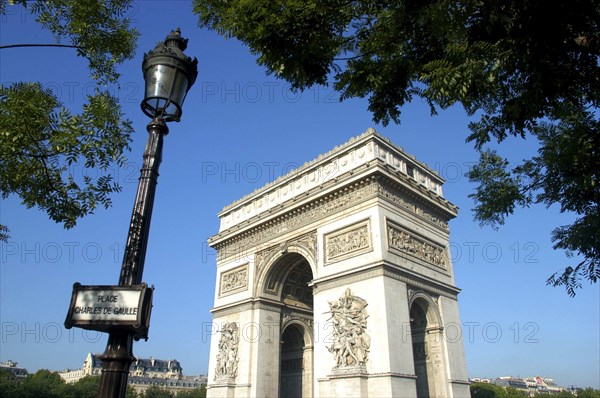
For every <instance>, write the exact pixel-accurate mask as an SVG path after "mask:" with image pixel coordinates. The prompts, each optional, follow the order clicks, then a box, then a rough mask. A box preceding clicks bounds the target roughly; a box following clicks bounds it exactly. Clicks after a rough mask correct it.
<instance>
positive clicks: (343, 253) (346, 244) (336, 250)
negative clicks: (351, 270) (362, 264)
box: [325, 221, 371, 262]
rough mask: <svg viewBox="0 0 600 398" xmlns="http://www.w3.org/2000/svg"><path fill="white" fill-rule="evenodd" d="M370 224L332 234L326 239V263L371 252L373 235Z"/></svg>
mask: <svg viewBox="0 0 600 398" xmlns="http://www.w3.org/2000/svg"><path fill="white" fill-rule="evenodd" d="M370 230H371V228H370V226H369V222H368V221H365V222H362V223H361V224H360V225H358V226H355V227H351V228H350V229H349V228H344V229H342V230H341V231H340V232H338V231H336V232H334V233H330V234H328V235H326V237H325V259H326V262H331V261H336V260H341V259H343V258H345V257H347V255H349V254H353V255H358V254H360V253H364V252H366V251H369V250H371V234H370Z"/></svg>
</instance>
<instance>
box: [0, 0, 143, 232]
mask: <svg viewBox="0 0 600 398" xmlns="http://www.w3.org/2000/svg"><path fill="white" fill-rule="evenodd" d="M130 6H131V0H85V1H78V0H55V1H44V0H37V1H25V0H20V1H10V2H9V1H7V0H0V13H2V14H5V13H6V10H7V7H24V8H25V9H27V11H29V12H30V13H32V14H33V15H35V18H36V21H37V22H38V23H39V24H41V25H42V26H43V27H44V28H46V29H48V30H49V31H50V32H51V33H52V34H53V35H54V37H55V38H56V41H57V42H62V41H66V42H68V44H65V45H67V46H72V47H73V48H74V50H72V51H73V55H74V56H75V55H77V56H79V57H84V58H85V59H87V60H88V64H89V70H90V74H91V77H92V78H93V79H94V80H95V81H96V86H95V90H94V92H93V94H91V95H88V96H87V100H86V102H85V103H84V104H83V107H82V109H81V111H80V113H76V112H73V111H72V110H70V109H68V108H67V107H65V106H64V105H63V104H62V103H61V102H60V100H59V98H58V97H57V93H55V92H52V91H51V90H49V89H44V88H43V87H42V85H41V84H40V83H38V82H28V81H27V76H23V81H21V82H17V83H14V84H9V85H3V86H2V87H0V191H2V197H3V198H6V197H8V196H9V195H11V194H15V195H17V196H19V197H20V199H21V201H22V203H23V204H24V205H25V206H27V207H28V208H31V207H37V208H39V209H40V210H42V211H45V212H46V213H47V214H48V216H49V217H50V219H52V220H53V221H55V222H57V223H62V224H63V225H64V227H65V228H71V227H73V226H75V224H76V222H77V220H78V219H79V218H81V217H83V216H85V215H87V214H90V213H93V211H94V209H96V208H97V207H98V206H99V205H102V206H104V207H108V206H110V205H111V200H110V194H112V193H114V192H118V191H120V189H121V187H120V186H119V185H118V184H117V183H116V182H114V181H113V177H112V176H111V175H110V174H109V173H107V171H108V170H109V169H110V168H111V166H113V165H116V166H117V167H118V166H120V165H122V164H123V162H124V161H125V158H124V153H125V152H126V151H128V150H129V143H130V135H131V133H132V131H133V129H132V126H131V123H130V121H128V120H124V119H123V115H122V112H121V106H120V103H119V99H118V97H116V96H114V95H112V94H111V93H110V92H109V91H108V89H107V84H109V83H115V82H117V81H118V78H119V74H118V73H117V71H116V66H117V65H118V64H120V63H122V62H124V61H126V60H128V59H131V58H132V57H133V56H134V52H135V47H136V41H137V36H138V33H137V31H136V30H135V29H133V28H131V27H130V26H129V20H128V19H127V18H126V17H125V13H126V11H127V10H128V9H129V7H130ZM20 44H24V43H13V45H20ZM26 44H31V43H26ZM34 44H40V43H34ZM3 45H6V43H3ZM7 51H11V50H10V49H8V48H3V49H2V55H3V56H4V55H5V54H7ZM31 51H35V50H31ZM61 51H70V50H61ZM75 164H80V165H81V166H82V167H83V168H87V169H96V170H98V171H99V172H96V173H84V175H85V174H86V175H85V176H82V177H81V178H79V177H77V176H75V175H74V173H73V169H74V168H73V166H74V165H75ZM94 175H96V176H97V177H92V176H94ZM8 232H9V231H8V229H7V227H6V226H0V240H6V239H8Z"/></svg>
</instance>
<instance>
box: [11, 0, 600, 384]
mask: <svg viewBox="0 0 600 398" xmlns="http://www.w3.org/2000/svg"><path fill="white" fill-rule="evenodd" d="M1 18H2V19H1V23H0V43H1V44H2V45H5V44H14V43H46V42H51V40H52V38H51V37H50V36H49V35H48V34H47V33H45V32H41V31H40V30H39V29H38V27H37V25H36V24H35V22H34V20H33V18H32V17H31V16H30V15H27V14H25V13H23V12H22V10H21V9H20V8H11V7H9V9H8V11H7V15H5V16H2V17H1ZM130 18H131V19H132V20H133V22H134V24H135V26H136V27H137V28H138V29H139V31H140V33H141V36H140V39H139V47H138V52H137V55H136V57H135V59H133V60H132V61H129V62H127V63H126V64H125V65H123V66H122V67H121V68H120V72H121V73H122V78H121V83H120V89H118V88H117V87H111V89H112V90H114V92H115V93H117V94H118V95H119V96H120V98H121V100H122V103H123V106H124V112H125V113H126V116H127V117H128V118H129V119H131V120H132V122H133V125H134V127H135V129H136V133H135V135H134V137H133V138H134V141H133V143H132V152H131V153H130V155H129V163H128V164H127V165H126V166H125V167H123V168H121V169H118V170H115V172H116V174H117V179H118V180H119V181H120V182H121V184H122V185H123V188H124V190H123V192H122V193H120V194H118V195H116V196H114V198H113V201H114V206H113V207H112V208H110V209H108V210H104V209H98V210H97V211H96V214H95V215H92V216H89V217H87V218H85V219H83V220H82V221H80V222H79V224H78V226H77V227H76V228H74V229H72V230H68V231H67V230H64V229H63V228H62V227H61V226H60V225H57V224H54V223H53V222H52V221H49V220H48V217H47V216H46V215H45V214H44V213H42V212H39V211H37V210H35V209H32V210H27V209H25V208H24V207H22V206H21V205H20V203H19V200H18V198H16V197H9V198H8V199H6V200H3V201H1V202H0V223H2V224H5V225H8V226H9V227H10V229H11V234H12V238H11V239H10V241H9V242H8V243H2V244H1V246H0V248H1V251H0V260H1V264H0V310H1V311H0V321H1V327H2V330H1V332H2V334H1V341H0V360H2V361H5V360H8V359H12V360H14V361H17V362H19V364H20V365H21V366H24V367H26V368H28V369H29V370H32V371H34V370H37V369H39V368H49V369H54V370H59V369H65V368H78V367H80V366H81V365H82V363H83V360H84V358H85V355H86V354H87V353H88V352H95V353H101V352H103V351H104V347H105V344H106V336H105V335H103V334H99V333H95V332H85V331H82V330H80V329H71V330H65V329H64V328H63V326H62V325H63V322H64V318H65V315H66V312H67V308H68V304H69V299H70V294H71V289H72V285H73V283H74V282H76V281H79V282H81V283H82V284H116V283H117V280H118V275H119V269H120V266H121V258H122V254H123V246H124V243H125V238H126V235H127V227H128V223H129V217H130V213H131V207H132V204H133V198H134V195H135V189H136V186H137V178H138V175H139V174H138V173H139V166H140V163H141V154H142V151H143V148H144V145H145V142H146V137H147V133H146V131H145V126H146V124H147V122H148V120H147V118H146V116H144V115H143V114H142V112H141V111H140V109H139V102H140V100H141V98H142V95H143V77H142V73H141V63H142V57H143V53H144V52H145V51H148V50H150V49H152V48H153V47H154V45H155V44H156V42H158V41H160V40H162V39H163V38H164V37H165V36H166V35H167V34H168V32H169V31H170V30H171V29H174V28H175V27H180V28H181V30H182V34H183V36H184V37H187V38H189V39H190V40H189V45H188V49H187V50H186V53H187V54H189V55H192V56H196V57H197V58H198V60H199V75H198V79H197V81H196V84H195V86H194V87H192V90H191V91H190V93H189V95H188V98H187V100H186V103H185V105H184V110H183V118H182V121H181V122H180V123H172V124H171V125H170V134H169V135H168V136H167V137H166V139H165V148H164V157H163V164H162V165H161V175H160V179H159V185H158V189H157V195H156V201H155V205H154V213H153V219H152V228H151V234H150V241H149V245H148V252H147V256H146V266H145V273H144V280H145V281H146V282H147V283H148V284H153V285H155V287H156V291H155V297H154V309H153V312H152V320H151V327H150V339H149V340H148V341H147V342H139V343H136V344H135V346H134V354H135V355H137V356H139V357H150V356H154V357H155V358H161V359H168V358H176V359H178V360H179V361H180V362H181V363H182V366H183V368H184V373H186V374H199V373H206V372H207V366H208V355H209V353H208V346H209V339H210V331H211V314H210V312H209V310H210V308H211V306H212V304H213V297H214V296H213V295H214V278H215V253H214V251H213V250H212V249H210V248H208V246H207V244H206V240H207V238H208V237H210V236H212V235H214V234H215V233H217V231H218V228H219V220H218V218H217V213H218V212H219V211H220V210H221V209H222V208H223V206H225V205H227V204H229V203H230V202H232V201H234V200H236V199H238V198H240V197H241V196H243V195H245V194H247V193H250V192H251V191H253V190H254V189H256V188H258V187H260V186H262V185H264V184H265V183H267V182H269V181H272V180H273V179H274V178H276V177H278V176H280V175H282V174H284V173H286V172H288V171H290V170H292V169H293V168H295V167H298V166H299V165H301V164H303V163H304V162H306V161H309V160H312V159H314V158H315V157H317V156H318V155H319V154H321V153H323V152H327V151H329V150H330V149H331V148H333V147H334V146H336V145H339V144H342V143H344V142H345V141H347V140H348V139H349V138H351V137H353V136H356V135H358V134H360V133H362V132H363V131H364V130H366V129H367V128H368V127H375V128H376V129H377V130H378V131H379V132H380V133H381V134H383V135H384V136H387V137H389V138H391V139H392V141H393V142H394V143H395V144H397V145H399V146H401V147H403V148H404V149H405V150H406V151H407V152H409V153H411V154H413V155H415V156H416V157H417V159H419V160H421V161H423V162H425V163H427V164H428V165H429V166H430V167H431V168H433V169H435V170H437V171H438V172H439V173H440V174H441V175H442V176H443V177H444V178H446V184H445V186H444V194H445V197H446V198H447V199H449V200H450V201H451V202H453V203H454V204H456V205H457V206H459V208H460V214H459V216H458V218H457V219H455V220H453V221H452V222H451V224H450V227H451V251H452V257H453V261H454V267H455V274H456V281H457V285H458V286H459V287H460V288H461V289H463V291H462V293H461V294H460V295H459V300H460V301H459V302H460V311H461V320H462V323H463V328H462V333H463V337H464V338H465V351H466V355H467V366H468V369H469V375H470V376H471V377H476V376H479V377H485V376H487V377H491V376H502V375H508V374H511V375H514V376H534V375H542V376H546V377H554V378H555V379H556V380H557V382H558V383H559V384H561V385H572V384H574V385H579V386H593V387H595V388H600V369H599V363H600V347H599V341H600V331H599V329H600V319H599V317H600V315H599V314H600V308H599V305H600V304H599V303H600V289H599V287H598V285H595V286H589V285H587V284H585V287H584V289H583V290H580V291H579V292H578V294H577V296H576V297H575V298H570V297H568V296H567V294H566V293H565V291H564V290H562V289H560V288H558V289H557V288H551V287H547V286H545V280H546V278H547V277H548V276H549V275H551V274H552V273H553V272H555V271H557V270H559V269H561V267H563V268H564V266H565V265H567V264H573V263H574V262H575V261H576V259H569V258H567V257H566V256H565V255H564V254H563V253H562V252H555V251H553V250H552V244H551V241H550V231H551V230H552V229H553V228H555V227H556V226H558V225H564V224H567V223H569V222H571V221H572V219H573V217H572V216H570V215H564V214H559V212H558V211H557V209H556V208H549V209H546V208H545V207H543V206H539V207H533V208H530V209H527V210H523V211H521V210H519V211H517V212H516V213H515V214H514V215H513V216H512V217H511V218H510V219H509V220H508V222H507V224H506V225H505V226H503V227H501V228H500V229H499V230H498V231H494V230H492V229H490V228H480V227H479V225H478V224H477V223H475V222H474V221H473V217H472V213H471V211H470V209H471V208H472V205H473V203H472V200H471V199H469V198H468V194H469V193H471V192H472V191H473V186H472V185H471V184H470V183H469V182H468V181H467V180H466V178H465V177H464V176H463V175H464V173H465V172H466V171H467V170H468V168H469V167H470V165H472V164H473V162H475V161H476V159H477V156H476V153H475V151H474V150H473V148H472V146H471V145H470V144H466V143H465V142H464V141H465V137H466V135H467V129H466V125H467V122H468V119H467V118H466V116H465V114H464V112H463V111H462V110H461V109H460V108H453V109H450V110H447V111H443V112H441V113H440V115H439V116H436V117H430V115H429V110H428V108H427V106H426V105H425V104H423V103H422V102H420V101H418V100H417V101H415V102H414V103H412V104H410V105H408V106H406V107H405V108H404V109H403V111H402V124H401V125H389V126H387V127H383V126H381V125H376V124H374V123H373V122H372V120H371V115H370V114H369V112H368V111H367V102H366V100H350V101H346V102H343V103H339V102H338V101H337V96H336V94H335V93H334V92H333V91H332V90H331V89H330V88H327V87H318V88H314V89H311V90H308V91H306V92H303V93H292V92H291V91H290V90H289V85H287V84H286V83H285V82H283V81H279V80H276V79H275V78H274V77H273V76H267V75H266V74H265V72H264V69H262V68H261V67H259V66H257V65H256V62H255V56H253V55H251V54H250V52H249V51H248V49H247V48H245V47H244V46H243V45H241V44H240V43H239V42H237V41H236V40H233V39H232V40H225V39H223V38H222V37H220V36H218V35H217V34H216V33H214V32H209V31H206V30H200V29H199V28H198V27H197V23H196V21H197V19H196V17H195V16H194V15H193V14H192V11H191V2H190V1H187V0H186V1H169V2H167V1H140V2H137V3H135V6H134V7H133V9H132V10H131V12H130ZM20 80H28V81H29V80H37V81H40V82H42V83H43V84H44V85H45V86H47V87H49V88H53V89H55V90H59V91H58V92H59V97H60V98H61V100H62V101H63V102H64V104H65V105H66V106H69V107H72V108H74V109H78V106H80V104H81V101H82V99H83V98H84V96H85V93H86V90H90V87H91V83H90V79H89V76H88V74H87V69H86V63H85V62H84V61H83V60H80V59H76V58H75V57H74V54H73V53H72V51H71V50H69V49H35V50H31V49H12V50H2V54H1V57H0V82H1V83H10V82H14V81H20ZM500 148H501V150H502V151H503V154H504V155H506V156H508V157H509V158H511V159H515V160H519V159H523V158H525V157H528V156H531V154H532V153H534V151H535V149H536V147H535V143H534V142H531V141H524V140H521V139H509V140H507V142H506V143H504V144H503V145H502V146H501V147H500ZM74 172H75V173H84V171H83V170H81V169H79V168H77V167H75V168H74Z"/></svg>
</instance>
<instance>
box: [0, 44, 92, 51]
mask: <svg viewBox="0 0 600 398" xmlns="http://www.w3.org/2000/svg"><path fill="white" fill-rule="evenodd" d="M18 47H63V48H78V49H81V48H82V47H79V46H74V45H71V44H9V45H6V46H0V50H1V49H4V48H18Z"/></svg>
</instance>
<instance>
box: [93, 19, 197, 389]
mask: <svg viewBox="0 0 600 398" xmlns="http://www.w3.org/2000/svg"><path fill="white" fill-rule="evenodd" d="M186 46H187V40H185V39H183V38H182V37H181V33H180V32H179V29H177V30H175V31H172V32H171V33H170V34H169V36H167V38H166V39H165V41H164V42H160V43H158V45H157V46H156V48H155V49H154V50H153V51H150V52H149V53H147V54H145V55H144V64H143V65H142V68H143V72H144V78H145V80H146V94H145V97H144V100H143V101H142V110H143V111H144V113H145V114H146V115H148V116H150V117H152V121H151V122H150V123H149V124H148V126H147V128H146V129H147V130H148V134H149V136H148V141H147V143H146V148H145V150H144V162H143V165H142V169H141V175H140V179H139V182H138V188H137V193H136V196H135V202H134V205H133V212H132V214H131V222H130V224H129V232H128V235H127V244H126V246H125V253H124V256H123V263H122V266H121V274H120V277H119V286H136V285H140V284H141V283H142V276H143V272H144V260H145V257H146V247H147V246H148V236H149V232H150V220H151V218H152V207H153V205H154V194H155V192H156V184H157V181H158V170H159V167H160V163H161V160H162V147H163V137H164V136H165V135H167V134H168V133H169V128H168V127H167V123H166V122H167V121H179V118H180V116H181V106H182V105H183V101H184V99H185V95H186V94H187V91H188V90H189V88H190V87H191V86H192V84H193V83H194V81H195V80H196V76H197V73H198V72H197V62H198V61H197V60H196V59H194V60H192V59H191V58H189V57H187V56H185V54H183V50H185V48H186ZM133 340H134V335H133V334H132V333H131V332H130V331H127V330H123V329H120V328H119V327H115V328H114V329H113V330H111V331H110V333H109V337H108V343H107V345H106V350H105V352H104V354H103V355H102V356H101V357H100V358H101V359H102V375H101V377H100V389H99V391H98V398H124V397H125V394H126V392H127V380H128V375H129V368H130V366H131V363H132V362H133V361H134V360H135V357H134V356H133Z"/></svg>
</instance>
